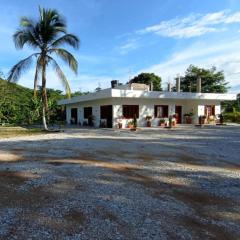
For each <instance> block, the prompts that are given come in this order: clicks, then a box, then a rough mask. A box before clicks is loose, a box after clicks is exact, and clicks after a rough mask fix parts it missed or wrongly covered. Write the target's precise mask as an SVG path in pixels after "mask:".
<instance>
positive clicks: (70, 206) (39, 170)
mask: <svg viewBox="0 0 240 240" xmlns="http://www.w3.org/2000/svg"><path fill="white" fill-rule="evenodd" d="M0 239H4V240H5V239H104V240H105V239H131V240H132V239H218V240H223V239H224V240H227V239H231V240H233V239H234V240H235V239H240V127H239V126H209V127H208V126H206V127H203V128H197V127H193V126H182V127H178V128H176V129H173V130H168V129H140V130H138V131H136V132H130V131H128V130H121V131H120V130H112V129H66V130H65V131H64V132H61V133H53V134H46V135H44V134H43V135H31V136H18V137H12V138H3V139H0Z"/></svg>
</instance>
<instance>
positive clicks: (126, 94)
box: [58, 88, 237, 105]
mask: <svg viewBox="0 0 240 240" xmlns="http://www.w3.org/2000/svg"><path fill="white" fill-rule="evenodd" d="M107 98H140V99H144V98H145V99H182V100H220V101H226V100H236V99H237V94H233V93H192V92H160V91H143V90H122V89H114V88H108V89H104V90H101V91H99V92H94V93H89V94H86V95H82V96H77V97H73V98H71V99H63V100H60V101H58V104H59V105H68V104H73V103H78V102H86V101H93V100H98V99H107Z"/></svg>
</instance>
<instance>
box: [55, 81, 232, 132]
mask: <svg viewBox="0 0 240 240" xmlns="http://www.w3.org/2000/svg"><path fill="white" fill-rule="evenodd" d="M200 84H201V83H200V82H199V83H198V92H197V93H192V92H180V83H178V82H177V86H176V89H177V91H176V92H171V91H166V92H160V91H151V90H150V89H151V86H147V85H145V84H134V83H133V84H127V85H118V82H117V81H112V88H108V89H104V90H101V91H99V92H95V93H89V94H87V95H83V96H79V97H73V98H71V99H64V100H61V101H59V105H65V106H66V121H67V123H69V124H80V125H84V124H90V122H89V121H91V122H92V124H93V125H94V126H95V127H99V126H101V124H103V123H105V125H106V127H118V126H119V123H122V127H123V128H125V127H127V125H128V122H129V121H132V120H133V118H134V116H136V118H137V124H138V126H139V127H143V126H146V116H151V117H152V119H151V124H152V126H158V125H159V122H160V119H163V118H168V117H169V116H171V115H175V116H176V119H177V123H186V122H185V117H184V116H185V115H186V114H189V113H191V114H192V123H194V124H196V123H198V119H199V116H201V115H205V116H217V115H218V114H220V113H221V105H220V104H221V101H225V100H235V99H236V97H237V96H236V94H218V93H201V92H200V90H201V86H200Z"/></svg>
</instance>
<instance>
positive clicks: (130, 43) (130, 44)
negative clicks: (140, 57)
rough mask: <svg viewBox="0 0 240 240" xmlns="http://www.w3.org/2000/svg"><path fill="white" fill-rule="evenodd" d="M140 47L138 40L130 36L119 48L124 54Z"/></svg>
mask: <svg viewBox="0 0 240 240" xmlns="http://www.w3.org/2000/svg"><path fill="white" fill-rule="evenodd" d="M138 47H139V42H138V40H137V39H136V38H130V39H128V40H127V41H126V42H125V43H124V44H122V45H121V46H120V47H118V48H117V49H118V50H119V53H120V54H122V55H124V54H127V53H128V52H130V51H132V50H135V49H137V48H138Z"/></svg>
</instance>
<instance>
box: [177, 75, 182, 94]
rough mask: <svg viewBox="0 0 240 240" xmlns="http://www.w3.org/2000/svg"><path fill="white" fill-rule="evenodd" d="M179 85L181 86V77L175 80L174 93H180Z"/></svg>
mask: <svg viewBox="0 0 240 240" xmlns="http://www.w3.org/2000/svg"><path fill="white" fill-rule="evenodd" d="M180 84H181V77H180V76H178V77H177V78H176V91H177V92H181V89H180Z"/></svg>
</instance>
